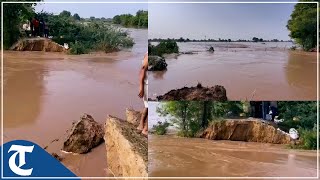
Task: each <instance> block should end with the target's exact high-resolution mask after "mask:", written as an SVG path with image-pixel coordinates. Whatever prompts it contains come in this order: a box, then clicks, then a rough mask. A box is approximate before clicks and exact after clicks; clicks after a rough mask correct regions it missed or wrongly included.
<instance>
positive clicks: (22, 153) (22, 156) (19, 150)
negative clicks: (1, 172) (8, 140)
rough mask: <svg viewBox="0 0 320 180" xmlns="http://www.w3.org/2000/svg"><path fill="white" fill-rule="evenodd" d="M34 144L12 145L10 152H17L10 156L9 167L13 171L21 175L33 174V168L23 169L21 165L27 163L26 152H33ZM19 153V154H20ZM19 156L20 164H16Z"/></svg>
mask: <svg viewBox="0 0 320 180" xmlns="http://www.w3.org/2000/svg"><path fill="white" fill-rule="evenodd" d="M33 148H34V146H21V145H11V147H10V149H9V151H8V153H9V152H11V151H14V152H15V153H13V154H12V156H11V157H10V158H9V167H10V169H11V171H12V172H14V173H15V174H17V175H20V176H30V175H31V174H32V170H33V168H30V169H22V168H21V167H22V166H23V165H25V164H26V153H31V152H32V151H33ZM18 155H19V156H18ZM17 156H18V162H19V164H18V166H17V164H16V158H17Z"/></svg>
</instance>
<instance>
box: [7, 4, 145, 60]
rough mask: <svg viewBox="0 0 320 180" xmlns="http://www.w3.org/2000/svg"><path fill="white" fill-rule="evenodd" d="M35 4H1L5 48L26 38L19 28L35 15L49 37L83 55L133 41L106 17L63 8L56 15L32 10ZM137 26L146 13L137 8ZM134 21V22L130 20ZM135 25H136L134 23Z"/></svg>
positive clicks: (110, 49)
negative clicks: (81, 14)
mask: <svg viewBox="0 0 320 180" xmlns="http://www.w3.org/2000/svg"><path fill="white" fill-rule="evenodd" d="M35 5H36V4H4V13H3V14H4V48H5V49H8V48H10V47H11V46H12V45H13V44H14V43H15V42H17V41H18V39H19V38H22V37H26V35H27V34H26V33H25V32H24V31H22V29H21V28H22V24H24V23H28V21H29V19H30V18H33V17H36V18H38V19H39V20H44V22H45V23H46V24H47V25H48V27H49V36H51V38H52V40H53V41H55V42H57V43H59V44H60V45H64V43H67V44H69V46H70V48H71V49H70V51H69V52H70V53H71V54H84V53H89V52H90V51H104V52H106V53H109V52H115V51H119V50H121V49H122V48H130V47H132V46H133V44H134V41H133V39H132V38H131V37H129V35H128V33H127V32H125V31H123V30H122V29H120V28H119V27H116V26H114V25H112V21H111V20H108V19H105V18H95V17H90V19H85V18H81V17H80V16H79V15H78V14H76V13H75V14H74V15H72V14H71V12H69V11H62V12H61V13H60V14H58V15H54V14H52V13H47V12H41V13H35V11H34V6H35ZM133 17H134V18H135V19H137V20H138V24H137V25H138V26H145V25H147V21H148V19H147V12H146V11H138V12H137V15H136V16H133ZM132 23H134V24H135V23H136V21H132ZM134 27H136V26H134Z"/></svg>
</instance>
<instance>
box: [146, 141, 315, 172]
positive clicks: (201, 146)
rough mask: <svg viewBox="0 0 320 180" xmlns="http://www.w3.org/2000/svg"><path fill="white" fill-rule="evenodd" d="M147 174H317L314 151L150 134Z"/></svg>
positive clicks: (283, 146) (262, 144)
mask: <svg viewBox="0 0 320 180" xmlns="http://www.w3.org/2000/svg"><path fill="white" fill-rule="evenodd" d="M148 151H149V166H148V168H149V177H150V176H152V177H154V176H155V177H165V176H166V177H168V176H171V177H177V176H182V177H187V176H190V177H200V176H203V177H210V176H216V177H240V176H242V177H316V176H317V154H316V151H304V150H291V149H287V148H286V146H285V145H276V144H266V143H252V142H250V143H249V142H240V141H213V140H205V139H197V138H180V137H175V136H173V135H165V136H155V135H149V150H148Z"/></svg>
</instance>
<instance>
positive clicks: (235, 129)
mask: <svg viewBox="0 0 320 180" xmlns="http://www.w3.org/2000/svg"><path fill="white" fill-rule="evenodd" d="M198 136H199V137H200V138H206V139H212V140H231V141H248V142H261V143H273V144H289V143H290V137H289V135H288V134H286V133H284V132H283V131H281V130H278V129H277V127H276V126H275V125H273V124H271V123H267V122H265V121H262V120H256V119H245V120H222V121H217V122H213V123H212V124H211V125H209V127H208V128H207V129H205V130H204V131H203V132H201V133H200V134H199V135H198Z"/></svg>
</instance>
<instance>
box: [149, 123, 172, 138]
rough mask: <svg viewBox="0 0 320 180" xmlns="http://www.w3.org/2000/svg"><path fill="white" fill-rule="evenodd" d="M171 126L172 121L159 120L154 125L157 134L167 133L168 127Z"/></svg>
mask: <svg viewBox="0 0 320 180" xmlns="http://www.w3.org/2000/svg"><path fill="white" fill-rule="evenodd" d="M169 126H170V123H168V122H164V123H162V122H161V121H158V123H157V124H156V125H153V129H154V131H155V134H157V135H165V134H166V133H167V128H168V127H169Z"/></svg>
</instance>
